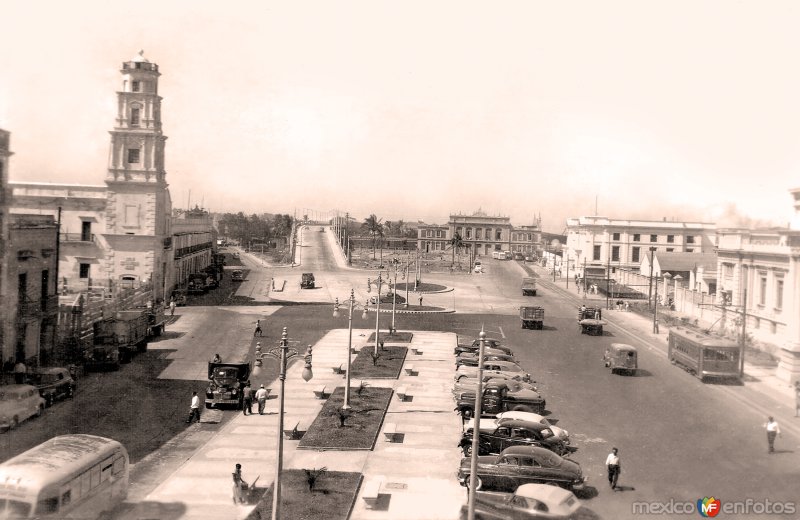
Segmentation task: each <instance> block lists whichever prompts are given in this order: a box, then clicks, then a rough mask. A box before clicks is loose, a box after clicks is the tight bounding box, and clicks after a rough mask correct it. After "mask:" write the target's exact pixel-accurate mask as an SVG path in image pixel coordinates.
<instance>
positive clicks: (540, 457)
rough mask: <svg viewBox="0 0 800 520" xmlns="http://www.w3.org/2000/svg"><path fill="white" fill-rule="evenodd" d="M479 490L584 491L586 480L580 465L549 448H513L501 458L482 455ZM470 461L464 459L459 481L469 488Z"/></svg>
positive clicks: (479, 464) (479, 463) (479, 469)
mask: <svg viewBox="0 0 800 520" xmlns="http://www.w3.org/2000/svg"><path fill="white" fill-rule="evenodd" d="M477 463H478V464H477V479H478V481H477V486H476V487H477V489H479V490H480V489H483V490H495V491H507V492H511V493H513V492H515V491H516V490H517V488H518V487H519V486H521V485H523V484H551V485H555V486H559V487H562V488H564V489H569V490H571V491H575V490H580V489H583V488H584V486H585V485H586V480H587V478H586V477H584V476H583V472H582V471H581V467H580V465H579V464H578V463H577V462H575V461H572V460H569V459H566V458H563V457H561V456H559V455H557V454H555V453H553V452H552V451H550V450H548V449H546V448H539V447H537V446H512V447H510V448H506V449H504V450H503V452H502V453H500V455H486V456H479V457H478V460H477ZM470 464H471V460H470V458H469V457H466V458H464V459H462V460H461V467H460V468H459V470H458V481H459V482H460V483H461V485H462V486H468V485H469V480H470Z"/></svg>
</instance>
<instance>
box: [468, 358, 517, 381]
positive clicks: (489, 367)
mask: <svg viewBox="0 0 800 520" xmlns="http://www.w3.org/2000/svg"><path fill="white" fill-rule="evenodd" d="M483 373H484V374H489V373H497V374H507V375H510V376H512V377H513V376H519V379H520V380H521V381H524V382H526V383H529V382H530V381H531V375H530V374H528V373H527V372H525V370H524V369H523V368H522V367H521V366H519V365H518V364H516V363H514V362H513V361H484V362H483ZM465 375H466V376H467V377H477V376H478V367H477V366H474V367H468V366H465V365H461V366H459V367H458V368H456V375H455V376H454V377H453V380H455V381H458V380H459V379H461V377H462V376H465Z"/></svg>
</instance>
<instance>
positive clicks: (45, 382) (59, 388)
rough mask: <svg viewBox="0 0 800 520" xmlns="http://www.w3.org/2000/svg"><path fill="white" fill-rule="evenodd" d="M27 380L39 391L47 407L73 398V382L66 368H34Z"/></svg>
mask: <svg viewBox="0 0 800 520" xmlns="http://www.w3.org/2000/svg"><path fill="white" fill-rule="evenodd" d="M28 380H29V382H30V383H31V384H32V385H33V386H35V387H36V388H37V389H38V390H39V395H41V396H42V397H43V398H44V402H45V405H47V406H51V405H52V404H53V403H54V402H56V401H57V400H59V399H64V398H66V397H75V380H74V379H72V375H70V373H69V370H67V369H66V368H60V367H47V368H44V367H42V368H35V369H33V371H32V372H31V374H30V376H29V378H28Z"/></svg>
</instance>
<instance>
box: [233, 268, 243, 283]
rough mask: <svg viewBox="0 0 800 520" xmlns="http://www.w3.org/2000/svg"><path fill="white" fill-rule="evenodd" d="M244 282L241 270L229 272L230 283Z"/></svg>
mask: <svg viewBox="0 0 800 520" xmlns="http://www.w3.org/2000/svg"><path fill="white" fill-rule="evenodd" d="M243 280H244V274H243V272H242V270H241V269H234V270H233V271H232V272H231V281H232V282H241V281H243Z"/></svg>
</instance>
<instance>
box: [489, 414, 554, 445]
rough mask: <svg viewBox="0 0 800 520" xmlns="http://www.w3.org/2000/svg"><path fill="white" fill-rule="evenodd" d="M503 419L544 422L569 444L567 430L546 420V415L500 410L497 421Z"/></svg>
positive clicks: (499, 421)
mask: <svg viewBox="0 0 800 520" xmlns="http://www.w3.org/2000/svg"><path fill="white" fill-rule="evenodd" d="M503 421H529V422H535V423H540V424H544V425H545V426H547V427H548V428H550V429H551V430H553V435H555V437H556V438H557V439H559V440H561V441H563V442H564V444H569V432H568V431H567V430H565V429H564V428H559V427H558V426H555V425H553V424H552V423H551V422H550V421H548V420H547V417H545V416H543V415H539V414H538V413H530V412H513V411H511V412H501V413H499V414H497V423H498V424H502V422H503ZM481 431H483V426H482V425H481Z"/></svg>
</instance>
